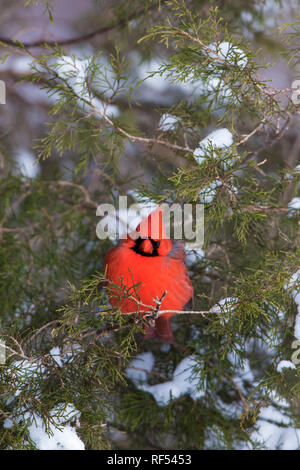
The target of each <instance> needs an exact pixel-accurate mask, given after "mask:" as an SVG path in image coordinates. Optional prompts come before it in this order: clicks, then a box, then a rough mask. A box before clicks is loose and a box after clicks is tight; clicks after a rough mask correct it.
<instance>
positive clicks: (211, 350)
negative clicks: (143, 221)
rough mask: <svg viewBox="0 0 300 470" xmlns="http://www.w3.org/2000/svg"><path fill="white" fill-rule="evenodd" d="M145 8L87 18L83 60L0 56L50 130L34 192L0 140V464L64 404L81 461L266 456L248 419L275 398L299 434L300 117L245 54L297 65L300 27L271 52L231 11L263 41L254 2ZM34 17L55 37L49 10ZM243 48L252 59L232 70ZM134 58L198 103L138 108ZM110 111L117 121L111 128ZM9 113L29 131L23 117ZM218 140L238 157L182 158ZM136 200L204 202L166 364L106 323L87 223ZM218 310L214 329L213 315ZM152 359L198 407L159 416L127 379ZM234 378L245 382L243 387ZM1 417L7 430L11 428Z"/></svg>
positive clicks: (111, 313)
mask: <svg viewBox="0 0 300 470" xmlns="http://www.w3.org/2000/svg"><path fill="white" fill-rule="evenodd" d="M29 3H30V2H29ZM99 3H100V4H101V3H103V2H99ZM142 3H143V6H142V7H141V5H140V2H130V9H129V2H127V1H122V0H119V1H117V2H104V4H105V7H106V8H107V12H108V14H107V18H105V19H104V20H106V21H107V23H99V22H100V21H102V22H103V21H104V20H103V19H102V20H100V19H99V18H98V20H96V19H95V18H94V17H91V16H92V15H91V16H90V17H89V12H87V16H86V18H84V19H83V20H82V23H83V26H85V25H86V24H90V25H91V26H93V27H94V29H95V30H96V29H97V28H102V27H106V26H108V27H109V28H110V29H109V30H108V32H107V33H105V35H104V36H103V37H102V35H101V36H97V35H95V37H92V38H90V39H89V41H91V44H93V45H94V46H95V48H94V50H98V51H99V52H97V53H96V54H95V55H91V54H90V53H89V54H86V55H84V54H83V55H81V56H80V57H79V56H78V53H77V54H76V53H73V52H72V45H65V46H64V45H60V44H59V43H57V44H53V43H49V44H44V46H43V47H42V48H32V47H30V44H26V43H22V42H19V41H18V42H13V41H11V42H9V41H5V40H4V39H2V40H1V46H2V48H3V55H2V57H3V62H5V61H6V60H8V57H9V56H11V55H14V54H21V55H24V56H25V57H29V58H31V59H32V60H33V61H32V65H31V71H30V73H28V74H26V75H25V76H23V77H22V84H29V83H31V84H34V86H35V87H39V88H40V89H42V90H43V91H44V93H47V95H48V96H49V103H50V105H49V106H50V108H49V109H47V113H48V112H49V114H48V116H47V124H46V125H42V126H40V128H39V129H38V133H36V134H35V135H34V143H33V148H34V150H35V152H36V155H37V158H38V159H39V161H40V165H41V168H42V171H41V175H40V176H39V177H37V178H35V179H32V178H28V177H25V176H24V175H22V173H21V172H20V171H19V169H18V168H16V167H15V164H14V159H13V158H12V157H13V152H14V135H13V133H12V135H11V134H8V135H6V134H5V132H3V129H2V133H1V134H2V135H3V136H4V137H2V141H1V153H2V154H3V155H5V165H4V168H3V169H2V175H1V179H0V193H1V199H0V202H1V204H0V227H1V228H0V236H1V242H0V250H1V255H0V263H1V269H0V273H1V274H0V279H1V283H0V289H1V295H0V309H1V317H0V327H1V337H2V338H3V339H4V340H5V344H6V346H7V360H6V362H5V364H3V365H1V366H0V374H1V383H0V390H1V392H0V397H1V398H0V404H1V406H0V408H1V411H0V427H1V430H0V442H1V447H2V448H13V449H24V448H25V449H28V448H34V443H32V442H31V440H30V436H29V433H28V425H29V423H30V420H31V419H32V417H33V416H34V413H36V414H38V415H39V416H41V417H42V418H43V420H44V421H45V424H47V423H49V422H55V419H54V418H55V416H53V414H52V415H51V413H50V411H51V410H53V409H56V408H55V407H57V405H59V404H65V405H67V404H68V403H72V404H73V405H74V406H75V408H76V409H77V410H79V411H80V412H81V416H80V422H79V423H78V422H76V423H74V425H76V429H77V432H78V434H79V435H80V437H81V438H82V440H83V441H84V443H85V445H86V448H90V449H106V448H110V447H111V446H113V447H115V448H120V446H122V445H123V446H125V447H127V448H132V449H137V448H138V449H145V448H147V449H150V448H152V449H153V448H155V449H157V448H158V449H159V448H170V447H171V448H175V449H202V448H211V449H219V448H225V449H231V448H232V449H236V448H240V447H243V446H247V447H248V448H256V447H258V448H263V446H264V444H263V443H262V442H257V441H253V439H252V438H251V432H252V431H253V429H255V426H256V419H257V417H258V416H259V412H260V409H261V408H262V407H264V406H267V405H268V404H272V403H273V404H275V406H276V407H277V406H279V405H278V397H279V399H280V400H283V399H285V400H286V401H287V403H288V408H286V407H285V408H284V411H285V413H287V414H288V416H290V418H291V422H292V423H294V425H297V423H298V424H299V396H300V395H299V394H300V386H299V384H300V381H299V367H298V368H296V369H295V370H286V371H283V372H281V373H280V372H278V371H277V370H276V365H277V364H278V362H279V361H280V360H282V359H290V358H291V356H292V353H293V350H292V342H293V340H294V322H295V317H296V313H297V308H296V305H295V302H294V300H293V295H292V292H291V289H289V288H288V287H287V286H288V285H289V282H290V279H291V276H292V275H293V274H294V273H295V272H296V271H297V270H298V269H299V214H297V210H293V211H292V210H289V209H288V207H287V204H288V202H289V201H290V199H291V197H292V196H293V195H296V193H297V181H298V179H299V173H297V172H296V171H294V170H293V167H294V166H295V165H292V164H291V162H290V160H289V154H290V153H291V152H292V151H293V152H295V150H292V148H293V145H294V142H295V141H296V140H297V132H298V130H297V125H298V121H297V113H298V111H299V109H298V108H299V106H298V105H297V104H295V103H294V102H293V100H292V99H291V94H290V92H289V91H286V90H284V91H281V90H276V89H274V88H272V87H270V86H269V85H268V83H266V82H265V81H264V80H263V79H261V78H260V72H261V70H262V68H267V67H268V66H269V65H268V64H266V65H264V66H263V67H262V66H261V65H258V64H259V62H260V61H259V60H257V57H256V56H257V55H258V52H257V51H256V50H255V49H256V45H257V44H259V43H260V44H264V45H265V44H267V45H268V47H269V48H270V49H272V47H273V48H274V43H275V47H276V48H277V50H282V51H283V53H285V54H288V55H289V60H290V66H291V67H293V66H296V65H297V63H298V62H299V52H298V50H299V49H298V48H297V47H298V46H297V43H298V41H299V23H295V24H293V25H289V26H287V27H286V28H282V30H281V36H278V37H277V38H276V41H275V40H274V39H270V37H268V35H267V33H266V34H264V33H263V32H261V31H260V33H257V32H256V31H255V28H254V27H253V24H248V25H245V24H243V22H241V17H240V12H241V10H242V9H243V10H244V11H248V13H251V14H252V15H253V16H252V18H253V19H255V21H256V22H258V23H259V22H261V24H262V25H264V21H265V18H264V17H263V15H262V12H261V11H260V9H259V8H256V5H255V3H262V2H254V4H253V5H252V6H250V5H249V2H243V1H234V2H208V1H202V2H199V1H192V0H191V1H188V0H186V1H184V0H170V1H156V0H153V1H150V0H149V1H147V2H142ZM133 4H136V9H135V8H134V6H135V5H133ZM229 4H230V5H229ZM100 6H101V5H100ZM102 6H103V5H102ZM131 11H132V12H133V11H135V12H136V13H134V14H133V15H130V12H131ZM45 14H49V15H50V18H51V21H54V22H55V10H53V8H52V5H51V2H49V1H47V2H45ZM88 21H90V23H89V22H88ZM97 21H98V23H97ZM253 23H254V20H253ZM91 26H90V27H91ZM252 27H253V29H252ZM79 30H80V28H79ZM246 31H247V34H246ZM246 36H247V37H248V38H249V37H250V40H247V39H246V38H245V37H246ZM99 38H101V41H100V39H99ZM98 41H100V42H101V50H99V47H97V44H98ZM225 41H226V42H228V43H230V44H231V45H232V49H231V53H230V55H227V57H225V58H221V59H220V57H219V56H217V55H216V53H215V52H214V49H213V46H212V44H214V43H217V44H220V43H222V42H225ZM253 46H255V47H253ZM236 48H238V49H236ZM237 50H240V51H243V52H244V54H245V56H244V58H245V57H246V58H247V61H246V62H247V63H246V64H245V63H244V62H243V64H244V65H243V66H241V63H240V62H239V61H240V59H241V57H240V55H239V53H237V52H236V51H237ZM132 52H135V53H138V54H139V55H140V58H141V60H142V61H143V60H144V61H145V60H147V59H148V58H150V57H151V54H152V55H153V57H155V55H156V54H159V55H160V57H162V61H161V65H160V68H159V70H156V71H151V70H149V72H148V79H149V78H151V77H152V78H154V77H155V76H156V75H159V76H161V77H163V78H164V80H165V81H166V83H168V84H169V86H170V87H171V86H176V84H177V85H178V86H179V85H182V84H185V85H186V86H187V87H188V86H189V85H190V88H189V89H190V90H192V85H193V84H195V83H199V80H200V79H201V80H202V82H203V90H199V89H198V90H197V93H195V92H193V91H190V92H189V93H188V96H184V97H182V96H180V93H179V91H178V90H177V91H178V93H177V94H174V96H171V99H169V103H168V104H166V102H164V101H163V100H162V99H161V96H160V97H159V98H158V99H157V100H155V99H154V98H153V101H152V102H151V101H149V99H148V100H147V99H144V93H146V91H145V90H146V89H147V88H146V87H147V79H146V80H142V81H141V80H139V79H138V77H137V75H136V74H135V73H134V72H135V68H136V63H135V59H134V55H133V54H132ZM70 64H72V67H73V71H72V70H71V71H70ZM80 64H81V65H80ZM66 66H68V69H67V70H68V71H67V72H66V71H65V70H66ZM295 70H296V69H295ZM294 74H296V72H294ZM135 77H136V78H135ZM295 77H296V75H295ZM212 79H214V82H213V83H214V86H212V85H211V83H212ZM150 83H151V82H150ZM143 87H144V88H143ZM139 89H141V90H142V92H141V93H138V90H139ZM143 90H144V91H143ZM159 99H161V103H159V102H158V101H159ZM15 105H16V106H18V105H19V103H18V102H16V103H15ZM111 105H117V106H118V107H119V109H120V114H119V115H118V116H117V117H114V116H113V117H112V116H111V114H110V109H111V108H110V106H111ZM7 106H8V105H7ZM20 109H22V113H23V114H22V117H23V119H24V124H23V125H24V126H28V123H26V116H28V115H29V114H28V113H29V110H28V109H27V108H26V106H25V109H23V108H21V105H20ZM166 112H167V113H169V114H172V115H174V116H176V117H177V118H178V125H177V128H176V129H175V130H172V129H170V130H168V131H167V132H165V133H162V132H161V130H160V129H159V128H158V121H159V117H160V116H161V115H163V114H164V113H166ZM17 122H18V118H17V116H16V117H15V124H16V123H17ZM149 122H150V124H149ZM222 127H226V128H228V129H229V130H230V131H231V132H232V134H233V136H234V144H233V145H232V146H230V147H229V148H228V149H225V150H224V149H222V150H216V149H214V148H213V147H212V146H210V147H208V149H207V151H206V155H205V159H204V161H203V163H201V164H198V163H197V162H196V160H195V158H194V156H193V152H194V149H195V148H197V146H198V144H199V141H201V140H202V139H203V138H204V137H205V136H207V135H208V134H209V132H210V131H211V130H214V129H216V128H222ZM51 162H52V163H51ZM294 163H295V162H294ZM216 181H218V182H219V184H218V186H217V187H216V189H215V186H214V183H215V182H216ZM212 185H213V186H212ZM212 187H213V188H214V189H215V192H214V191H213V193H212ZM132 190H134V191H135V194H138V196H137V198H138V199H139V200H140V201H143V200H145V199H147V198H149V199H151V200H153V201H155V202H157V203H161V202H165V201H167V202H169V203H173V202H174V203H180V204H185V203H197V202H200V200H199V193H201V196H202V198H203V197H204V198H205V196H206V200H207V201H208V202H207V203H206V204H205V245H204V250H205V257H204V258H199V259H198V260H197V262H196V263H194V264H193V265H192V266H191V267H190V268H189V269H190V271H191V279H192V282H193V286H194V290H195V310H197V311H207V314H205V315H199V314H196V313H195V314H187V315H178V316H176V318H175V317H174V320H173V324H174V326H175V325H177V326H178V328H177V329H176V330H175V331H174V334H175V338H176V343H177V345H178V347H175V346H171V348H170V349H169V350H162V349H161V344H160V343H158V342H157V341H156V340H153V341H151V342H144V341H143V338H142V336H141V331H142V327H143V324H142V322H141V320H140V319H138V318H135V317H131V316H124V315H121V314H120V313H119V312H118V311H115V310H112V308H111V307H110V306H109V303H108V300H107V294H106V292H105V291H104V290H103V289H102V288H101V283H102V282H103V281H104V279H105V278H104V273H103V257H104V255H105V253H106V252H107V250H108V249H109V248H110V247H111V246H112V243H111V241H110V240H109V239H107V240H105V241H103V240H101V241H100V240H99V239H98V238H97V236H96V225H97V223H98V221H99V219H98V218H97V216H96V208H97V206H98V204H100V203H104V202H108V203H115V202H116V200H117V198H118V196H119V195H126V194H129V195H131V196H130V197H131V198H132V192H130V191H132ZM212 194H213V195H212ZM207 196H211V197H208V198H207ZM296 287H297V286H294V287H293V288H294V289H295V288H296ZM124 289H126V286H124ZM224 298H228V299H229V300H228V302H227V303H226V304H223V303H222V302H221V303H220V304H219V313H216V312H215V311H213V310H211V309H212V307H214V306H216V304H218V302H219V301H221V300H222V299H224ZM195 332H196V333H195ZM53 347H59V348H60V351H61V354H64V357H65V360H64V363H63V366H61V365H60V364H58V363H57V362H56V361H55V359H54V358H53V356H52V355H51V354H50V351H51V349H52V348H53ZM146 351H151V352H152V353H153V354H154V356H155V368H154V370H153V372H152V373H151V374H149V380H148V382H149V383H150V384H155V383H160V382H161V381H162V378H163V379H164V380H169V379H170V378H171V377H172V375H173V371H174V369H175V367H176V365H177V364H178V363H179V362H180V361H181V360H182V359H183V358H184V357H187V356H189V355H193V356H194V357H196V358H197V367H196V369H197V371H198V376H199V384H198V388H199V390H205V394H204V397H203V398H201V399H198V400H192V398H191V397H190V396H188V395H186V396H182V397H180V398H178V399H173V400H171V401H170V403H169V404H168V405H167V406H163V407H162V406H158V404H157V403H156V401H155V400H154V398H153V397H152V395H150V394H149V393H147V392H144V391H142V390H139V389H138V388H137V387H136V386H135V384H134V383H132V382H131V381H130V380H129V379H128V378H127V377H126V374H125V371H126V367H127V366H128V363H129V362H130V360H131V359H132V358H134V357H135V355H136V354H138V353H141V352H146ZM27 361H29V362H30V363H32V364H34V372H33V373H31V374H30V373H29V374H24V373H22V363H23V364H24V363H27ZM245 364H248V365H249V367H250V368H251V371H252V374H253V376H254V377H255V381H253V380H252V381H251V380H250V381H249V380H247V378H246V379H245V380H243V378H242V377H239V380H238V382H237V377H238V376H239V374H240V373H241V371H242V370H243V368H244V367H245ZM20 370H21V373H18V371H19V372H20ZM275 397H277V399H275ZM280 400H279V403H280ZM24 416H26V419H25V418H24ZM8 418H10V419H11V420H12V421H13V423H14V425H13V426H11V427H9V428H8V427H7V426H4V423H5V420H7V419H8ZM114 429H117V430H120V431H121V432H123V433H124V434H125V435H126V436H127V439H126V441H125V444H124V441H123V444H122V441H120V442H116V441H115V440H114V439H113V430H114Z"/></svg>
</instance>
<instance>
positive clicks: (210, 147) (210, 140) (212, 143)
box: [194, 128, 233, 165]
mask: <svg viewBox="0 0 300 470" xmlns="http://www.w3.org/2000/svg"><path fill="white" fill-rule="evenodd" d="M232 144H233V136H232V133H231V132H230V131H229V130H228V129H226V128H221V129H216V130H215V131H213V132H211V133H210V134H208V136H206V137H205V138H204V139H202V140H201V141H200V142H199V146H198V147H197V148H196V149H195V150H194V158H195V160H196V161H197V163H199V165H201V163H203V162H204V161H205V158H206V155H207V154H212V155H214V150H216V149H224V148H225V149H226V148H228V147H230V146H231V145H232Z"/></svg>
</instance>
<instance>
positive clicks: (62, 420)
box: [4, 403, 85, 450]
mask: <svg viewBox="0 0 300 470" xmlns="http://www.w3.org/2000/svg"><path fill="white" fill-rule="evenodd" d="M50 417H51V418H52V420H53V423H52V422H50V421H48V422H47V431H46V427H45V423H44V421H43V419H42V418H41V417H40V416H39V415H38V414H37V413H33V414H30V413H29V412H25V413H24V414H23V416H22V417H18V418H17V419H16V421H17V422H21V421H27V423H28V431H29V436H30V439H31V440H32V441H33V443H34V444H35V446H36V448H37V449H38V450H84V448H85V446H84V443H83V442H82V440H81V439H80V438H79V437H78V435H77V433H76V430H75V428H73V427H71V426H70V424H68V423H69V422H70V421H73V420H75V419H78V418H79V417H80V412H79V411H77V410H76V409H75V407H74V405H73V404H72V403H69V404H67V405H65V404H64V403H61V404H59V405H58V406H57V407H55V408H53V410H51V412H50ZM12 426H13V422H12V421H11V420H10V419H9V418H6V420H5V422H4V427H5V428H11V427H12Z"/></svg>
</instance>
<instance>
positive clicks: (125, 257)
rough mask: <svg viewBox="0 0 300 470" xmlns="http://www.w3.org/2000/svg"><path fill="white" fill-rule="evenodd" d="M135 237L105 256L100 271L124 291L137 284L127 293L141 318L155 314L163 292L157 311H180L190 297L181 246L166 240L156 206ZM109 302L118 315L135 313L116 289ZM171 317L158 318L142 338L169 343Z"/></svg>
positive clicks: (190, 288)
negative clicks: (130, 293) (118, 310)
mask: <svg viewBox="0 0 300 470" xmlns="http://www.w3.org/2000/svg"><path fill="white" fill-rule="evenodd" d="M136 233H137V235H139V236H138V238H136V239H133V238H132V237H131V236H130V234H129V235H128V236H127V238H126V239H123V240H120V241H119V243H118V245H117V246H116V247H114V248H112V249H111V250H110V251H109V252H108V253H107V254H106V256H105V259H104V269H105V270H106V276H107V278H108V280H109V281H112V283H113V284H117V285H123V286H124V285H125V286H127V288H130V287H132V286H133V285H137V284H139V283H140V285H139V286H137V288H136V289H137V292H134V288H132V289H131V292H132V293H133V296H134V298H136V299H139V301H140V306H139V312H141V314H143V313H144V314H145V313H146V312H148V313H149V310H150V309H151V308H152V309H153V307H154V310H155V307H157V302H155V300H154V299H159V300H160V299H161V298H162V297H163V294H164V293H165V292H166V295H165V296H164V298H163V300H162V302H161V305H159V311H160V310H173V311H174V310H184V308H185V306H186V305H187V304H188V303H190V301H191V299H192V297H193V286H192V284H191V281H190V279H189V277H188V272H187V269H186V267H185V264H184V259H185V252H184V247H183V243H182V241H177V240H176V241H173V240H171V239H170V238H166V236H165V228H164V225H163V221H162V209H161V207H160V206H159V207H158V208H157V209H156V210H155V211H153V212H152V213H151V214H150V215H149V217H148V218H146V219H143V220H142V221H141V223H140V224H139V225H138V226H137V228H136ZM137 235H136V236H137ZM109 299H110V303H111V305H112V306H113V307H114V306H118V307H119V308H120V310H121V312H122V313H129V312H131V313H132V312H136V311H137V302H135V301H134V300H130V299H128V298H124V290H122V289H118V288H117V287H116V286H114V287H113V288H112V287H110V288H109ZM143 304H144V305H143ZM145 305H146V306H150V307H151V308H150V309H149V308H147V307H145ZM159 311H158V314H159ZM172 315H174V312H168V313H162V314H161V315H159V316H158V317H157V318H156V321H155V327H154V328H151V327H147V328H146V330H145V337H146V338H147V339H150V338H152V337H154V336H156V337H157V338H158V339H159V340H161V341H163V342H166V343H172V342H173V341H174V337H173V333H172V328H171V324H170V317H171V316H172Z"/></svg>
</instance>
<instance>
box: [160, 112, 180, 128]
mask: <svg viewBox="0 0 300 470" xmlns="http://www.w3.org/2000/svg"><path fill="white" fill-rule="evenodd" d="M178 121H179V119H178V117H176V116H172V114H163V115H162V116H161V118H160V120H159V123H158V127H159V129H160V130H161V131H163V132H167V131H173V130H174V129H176V127H177V123H178Z"/></svg>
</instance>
